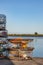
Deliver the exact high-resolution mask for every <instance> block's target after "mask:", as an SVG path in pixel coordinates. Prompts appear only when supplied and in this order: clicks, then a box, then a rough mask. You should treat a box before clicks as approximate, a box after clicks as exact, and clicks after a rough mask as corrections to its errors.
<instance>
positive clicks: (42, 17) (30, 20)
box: [0, 0, 43, 34]
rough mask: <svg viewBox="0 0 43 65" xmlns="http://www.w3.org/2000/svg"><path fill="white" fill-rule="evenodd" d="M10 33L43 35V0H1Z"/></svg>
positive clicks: (1, 11) (0, 11)
mask: <svg viewBox="0 0 43 65" xmlns="http://www.w3.org/2000/svg"><path fill="white" fill-rule="evenodd" d="M0 14H5V15H6V20H7V25H6V28H7V30H8V33H20V34H21V33H27V34H28V33H29V34H30V33H34V32H38V33H43V0H0Z"/></svg>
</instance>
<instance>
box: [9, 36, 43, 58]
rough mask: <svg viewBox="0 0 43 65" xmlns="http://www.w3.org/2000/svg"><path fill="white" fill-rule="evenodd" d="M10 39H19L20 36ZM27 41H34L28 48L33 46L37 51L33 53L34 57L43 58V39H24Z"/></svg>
mask: <svg viewBox="0 0 43 65" xmlns="http://www.w3.org/2000/svg"><path fill="white" fill-rule="evenodd" d="M8 38H10V39H11V38H18V36H16V37H14V36H9V37H8ZM22 38H25V39H34V40H33V42H31V43H29V44H28V46H33V47H34V48H35V49H34V51H33V52H32V56H33V57H43V37H22Z"/></svg>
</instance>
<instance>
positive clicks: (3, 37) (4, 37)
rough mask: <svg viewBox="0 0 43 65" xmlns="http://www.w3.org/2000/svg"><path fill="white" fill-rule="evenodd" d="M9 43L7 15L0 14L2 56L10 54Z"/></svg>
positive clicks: (0, 50)
mask: <svg viewBox="0 0 43 65" xmlns="http://www.w3.org/2000/svg"><path fill="white" fill-rule="evenodd" d="M7 43H8V42H7V30H6V16H5V15H3V14H0V58H3V57H7V55H8V51H7V50H6V49H7Z"/></svg>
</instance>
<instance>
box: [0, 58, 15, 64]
mask: <svg viewBox="0 0 43 65" xmlns="http://www.w3.org/2000/svg"><path fill="white" fill-rule="evenodd" d="M0 65H15V64H13V62H12V61H11V60H10V59H9V58H0Z"/></svg>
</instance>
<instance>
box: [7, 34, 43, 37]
mask: <svg viewBox="0 0 43 65" xmlns="http://www.w3.org/2000/svg"><path fill="white" fill-rule="evenodd" d="M8 36H24V37H25V36H26V37H43V34H8Z"/></svg>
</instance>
